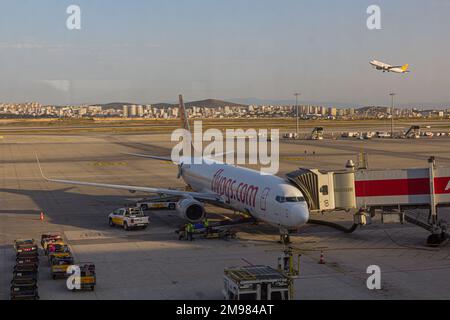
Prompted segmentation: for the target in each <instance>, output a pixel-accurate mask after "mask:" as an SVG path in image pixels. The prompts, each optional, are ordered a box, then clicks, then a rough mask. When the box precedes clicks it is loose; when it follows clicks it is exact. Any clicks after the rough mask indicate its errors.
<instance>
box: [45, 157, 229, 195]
mask: <svg viewBox="0 0 450 320" xmlns="http://www.w3.org/2000/svg"><path fill="white" fill-rule="evenodd" d="M36 160H37V162H38V165H39V170H40V172H41V176H42V178H44V179H45V180H47V181H50V182H56V183H63V184H71V185H80V186H89V187H97V188H108V189H119V190H128V191H131V192H136V191H140V192H148V193H157V194H166V195H172V196H181V197H192V198H195V199H198V200H203V201H214V202H222V198H221V196H219V195H218V194H215V193H202V192H190V191H180V190H171V189H162V188H149V187H138V186H127V185H117V184H107V183H97V182H86V181H75V180H61V179H50V178H47V177H46V176H45V175H44V173H43V171H42V167H41V164H40V162H39V159H38V158H37V156H36Z"/></svg>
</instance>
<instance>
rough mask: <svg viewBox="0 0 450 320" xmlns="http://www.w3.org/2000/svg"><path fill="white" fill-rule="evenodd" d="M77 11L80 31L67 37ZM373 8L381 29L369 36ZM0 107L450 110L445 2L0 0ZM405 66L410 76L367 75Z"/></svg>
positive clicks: (449, 7) (449, 27)
mask: <svg viewBox="0 0 450 320" xmlns="http://www.w3.org/2000/svg"><path fill="white" fill-rule="evenodd" d="M70 4H77V5H79V6H80V7H81V10H82V14H81V23H82V24H81V30H79V31H70V30H68V29H67V28H66V19H67V17H68V14H67V13H66V8H67V7H68V6H69V5H70ZM371 4H377V5H379V6H380V7H381V13H382V15H381V23H382V30H373V31H370V30H368V29H367V27H366V19H367V17H368V14H367V13H366V9H367V7H368V6H369V5H371ZM0 5H1V11H0V12H1V13H0V61H1V62H0V101H4V102H13V101H14V102H19V101H39V102H42V103H56V104H69V103H85V102H86V103H103V102H111V101H129V102H140V103H152V102H153V103H154V102H160V101H175V100H176V97H177V94H178V93H183V94H184V95H185V97H186V100H195V99H202V98H219V99H229V98H247V97H257V98H263V99H291V98H292V94H293V93H294V92H295V91H300V92H301V93H302V99H305V100H317V101H336V102H347V103H360V104H387V103H388V101H389V97H388V95H387V94H388V93H389V92H390V91H395V92H397V93H398V100H399V102H401V103H409V102H432V103H449V105H450V81H449V77H450V1H449V0H432V1H425V0H404V1H393V0H390V1H375V0H371V1H364V0H362V1H361V0H358V1H356V0H355V1H347V0H344V1H343V0H340V1H320V0H319V1H317V0H316V1H312V0H311V1H301V0H270V1H269V0H220V1H219V0H154V1H152V0H127V1H108V0H71V1H65V0H39V1H37V0H19V1H18V0H0ZM373 58H376V59H378V60H382V61H386V62H388V63H392V64H403V63H409V64H410V66H411V70H412V72H411V73H409V74H407V75H406V76H405V75H399V74H387V73H385V74H383V73H382V72H377V71H375V70H373V69H372V68H371V66H370V65H369V64H368V62H369V60H371V59H373Z"/></svg>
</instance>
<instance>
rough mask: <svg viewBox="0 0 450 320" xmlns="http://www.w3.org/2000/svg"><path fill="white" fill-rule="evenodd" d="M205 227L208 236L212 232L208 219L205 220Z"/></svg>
mask: <svg viewBox="0 0 450 320" xmlns="http://www.w3.org/2000/svg"><path fill="white" fill-rule="evenodd" d="M203 227H205V230H206V235H208V234H209V231H210V229H209V221H208V218H205V220H203Z"/></svg>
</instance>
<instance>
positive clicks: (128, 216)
mask: <svg viewBox="0 0 450 320" xmlns="http://www.w3.org/2000/svg"><path fill="white" fill-rule="evenodd" d="M108 223H109V225H110V226H111V227H114V226H121V227H123V228H124V229H125V230H130V229H135V228H142V229H145V228H147V227H148V224H149V221H148V217H147V216H145V215H144V213H143V212H142V210H141V209H140V208H138V207H131V208H120V209H116V210H114V211H113V212H112V213H110V214H109V216H108Z"/></svg>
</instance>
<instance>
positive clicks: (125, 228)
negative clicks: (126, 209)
mask: <svg viewBox="0 0 450 320" xmlns="http://www.w3.org/2000/svg"><path fill="white" fill-rule="evenodd" d="M123 229H124V230H125V231H128V230H130V228H129V227H128V223H126V222H124V223H123Z"/></svg>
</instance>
